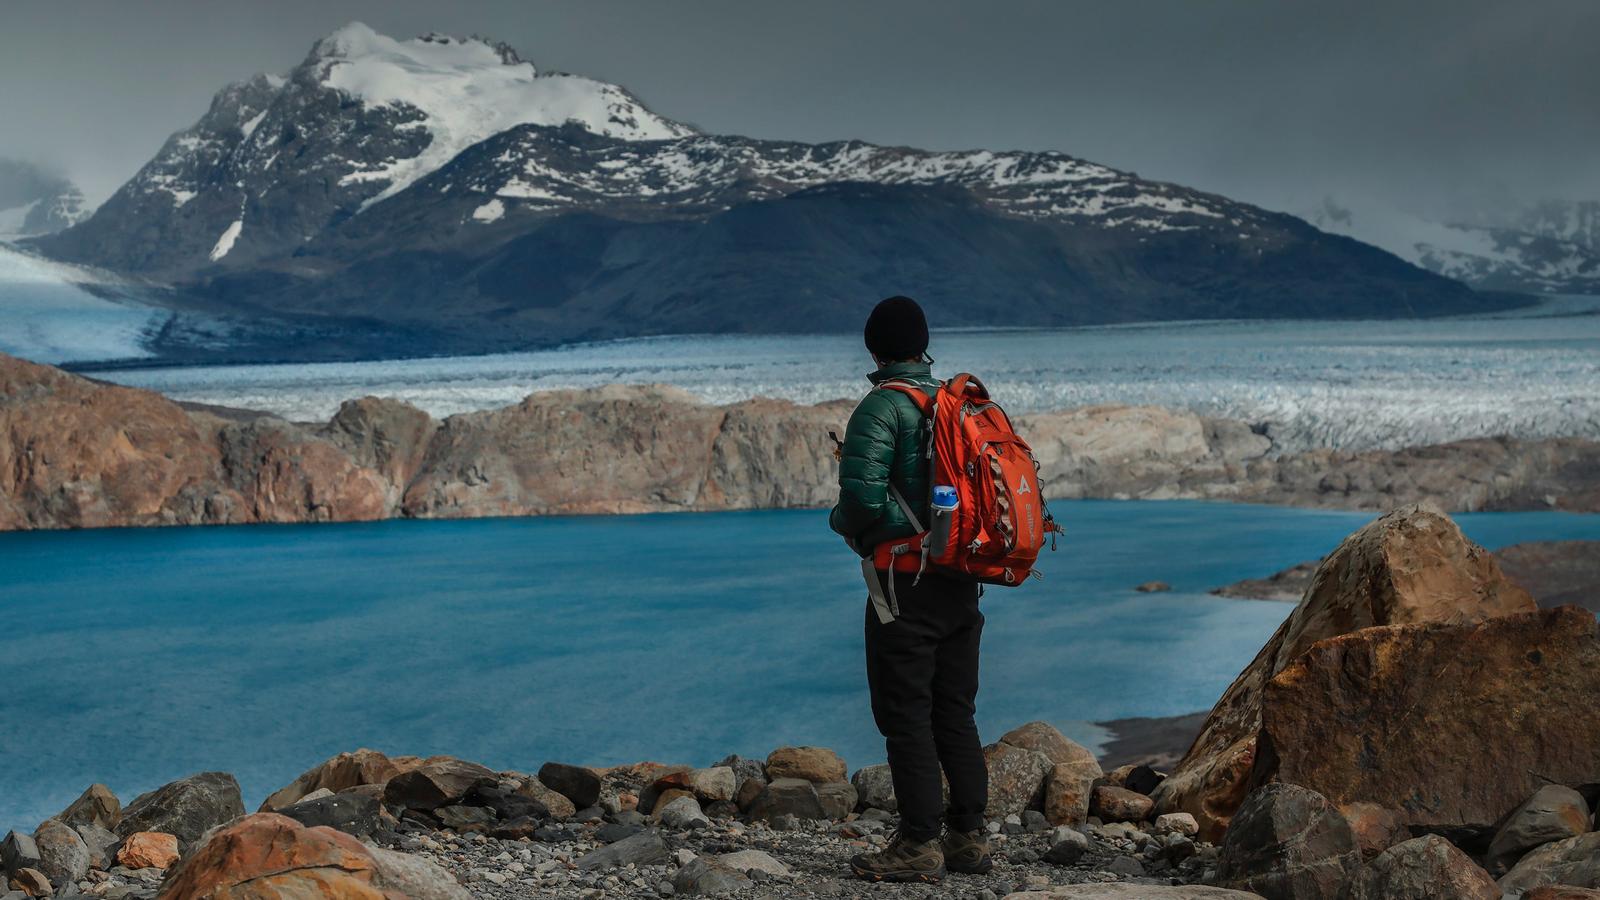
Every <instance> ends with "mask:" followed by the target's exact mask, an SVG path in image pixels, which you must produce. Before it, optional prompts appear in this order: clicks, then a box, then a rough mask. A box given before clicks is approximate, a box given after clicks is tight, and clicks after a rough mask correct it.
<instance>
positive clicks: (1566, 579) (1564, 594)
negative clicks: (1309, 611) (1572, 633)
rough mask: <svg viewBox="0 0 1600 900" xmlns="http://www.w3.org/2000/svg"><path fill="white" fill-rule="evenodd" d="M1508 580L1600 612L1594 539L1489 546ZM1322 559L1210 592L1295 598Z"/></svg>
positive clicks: (1598, 550)
mask: <svg viewBox="0 0 1600 900" xmlns="http://www.w3.org/2000/svg"><path fill="white" fill-rule="evenodd" d="M1493 556H1494V558H1495V561H1496V562H1498V563H1499V564H1500V568H1501V569H1502V570H1503V571H1504V572H1505V573H1506V575H1507V577H1509V578H1510V579H1511V580H1512V581H1514V582H1516V583H1517V584H1519V585H1521V586H1522V587H1524V588H1526V589H1527V591H1528V593H1529V594H1532V595H1533V599H1534V600H1535V601H1536V602H1537V603H1538V604H1539V606H1540V607H1542V608H1545V609H1551V608H1554V607H1557V606H1564V605H1566V604H1569V603H1570V604H1574V605H1577V606H1582V607H1585V608H1586V609H1589V610H1591V611H1594V612H1600V541H1529V542H1527V543H1522V544H1512V545H1511V546H1509V547H1502V548H1501V549H1499V550H1496V551H1494V554H1493ZM1321 564H1322V560H1320V559H1314V560H1310V561H1308V562H1303V563H1296V564H1295V565H1292V566H1290V567H1289V568H1287V569H1283V570H1282V571H1279V572H1275V573H1273V574H1272V575H1268V576H1267V577H1265V578H1246V579H1244V580H1242V581H1236V582H1234V583H1233V584H1229V585H1224V586H1222V587H1219V588H1216V589H1214V590H1212V591H1211V593H1213V594H1216V595H1217V596H1219V597H1233V598H1237V599H1242V600H1276V601H1280V602H1288V603H1297V602H1299V600H1300V598H1301V597H1302V596H1304V595H1305V592H1306V590H1307V589H1308V588H1309V587H1311V579H1312V576H1314V575H1315V574H1316V572H1317V568H1318V567H1319V566H1320V565H1321Z"/></svg>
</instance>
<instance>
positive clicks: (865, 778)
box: [850, 763, 899, 812]
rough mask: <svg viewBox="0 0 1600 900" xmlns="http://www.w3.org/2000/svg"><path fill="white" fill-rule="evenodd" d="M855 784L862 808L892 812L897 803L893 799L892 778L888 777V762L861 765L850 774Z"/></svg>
mask: <svg viewBox="0 0 1600 900" xmlns="http://www.w3.org/2000/svg"><path fill="white" fill-rule="evenodd" d="M850 783H851V784H852V785H855V789H856V797H857V798H858V803H859V805H860V806H861V807H862V808H863V809H882V810H888V811H889V812H894V811H895V810H897V809H899V804H898V803H896V802H895V799H894V779H893V778H891V777H889V764H888V763H879V764H877V765H875V766H862V767H861V768H859V769H857V770H856V773H855V774H854V775H852V776H850Z"/></svg>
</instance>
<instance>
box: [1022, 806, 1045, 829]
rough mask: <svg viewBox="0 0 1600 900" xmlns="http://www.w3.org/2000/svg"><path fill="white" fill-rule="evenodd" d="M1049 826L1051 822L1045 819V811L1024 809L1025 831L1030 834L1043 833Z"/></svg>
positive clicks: (1023, 825)
mask: <svg viewBox="0 0 1600 900" xmlns="http://www.w3.org/2000/svg"><path fill="white" fill-rule="evenodd" d="M1049 828H1050V823H1049V821H1047V820H1046V819H1045V817H1044V813H1042V812H1039V811H1038V810H1036V809H1025V810H1023V811H1022V830H1023V831H1026V832H1027V833H1028V834H1041V833H1043V832H1044V831H1046V830H1048V829H1049Z"/></svg>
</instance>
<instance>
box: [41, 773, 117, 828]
mask: <svg viewBox="0 0 1600 900" xmlns="http://www.w3.org/2000/svg"><path fill="white" fill-rule="evenodd" d="M55 818H57V819H60V820H61V821H63V822H65V823H67V824H68V825H71V826H72V827H74V828H76V827H78V826H79V825H98V826H100V827H101V828H108V829H109V828H115V827H117V823H118V822H121V821H122V801H120V800H118V799H117V795H116V794H113V793H111V789H110V788H108V787H106V786H105V785H103V784H91V785H89V787H88V789H87V790H85V791H84V792H83V793H82V794H80V795H79V796H78V799H76V800H74V801H72V803H71V804H70V805H68V806H67V808H66V809H63V810H62V811H61V812H59V813H57V814H56V815H55Z"/></svg>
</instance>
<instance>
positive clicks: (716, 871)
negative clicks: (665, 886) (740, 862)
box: [672, 857, 750, 894]
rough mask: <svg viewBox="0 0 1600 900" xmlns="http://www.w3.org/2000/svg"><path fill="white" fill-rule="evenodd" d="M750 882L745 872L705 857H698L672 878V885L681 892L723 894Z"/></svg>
mask: <svg viewBox="0 0 1600 900" xmlns="http://www.w3.org/2000/svg"><path fill="white" fill-rule="evenodd" d="M749 884H750V879H749V878H747V877H746V876H745V874H744V873H743V872H738V871H735V870H734V869H731V868H729V867H728V866H726V865H723V864H722V863H720V862H717V861H715V860H707V859H706V858H705V857H696V858H695V859H694V860H692V861H691V862H690V863H689V864H688V865H686V866H684V867H683V868H681V869H679V870H678V874H677V875H675V876H673V878H672V887H673V888H674V889H675V890H676V891H677V892H678V893H679V894H722V893H727V892H728V891H735V890H738V889H739V888H742V887H746V886H748V885H749Z"/></svg>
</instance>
